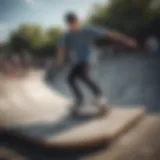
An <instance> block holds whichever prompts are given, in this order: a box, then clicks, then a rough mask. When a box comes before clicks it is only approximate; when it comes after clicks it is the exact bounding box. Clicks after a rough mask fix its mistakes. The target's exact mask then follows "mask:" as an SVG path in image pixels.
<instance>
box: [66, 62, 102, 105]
mask: <svg viewBox="0 0 160 160" xmlns="http://www.w3.org/2000/svg"><path fill="white" fill-rule="evenodd" d="M89 73H90V64H89V63H80V64H76V65H74V66H73V67H72V69H71V71H70V73H69V76H68V83H69V86H70V87H71V90H72V91H73V94H74V96H75V98H76V103H78V104H79V103H80V104H81V103H83V101H84V97H83V94H82V92H81V90H80V88H79V87H78V84H77V82H76V80H77V79H79V80H81V81H83V82H84V83H85V84H86V85H87V86H88V87H89V88H90V89H91V91H92V92H93V94H94V95H95V96H100V95H101V94H102V92H101V89H100V88H99V87H98V86H97V85H96V84H95V83H94V82H93V81H92V79H91V77H90V76H89Z"/></svg>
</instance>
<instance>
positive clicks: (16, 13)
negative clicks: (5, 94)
mask: <svg viewBox="0 0 160 160" xmlns="http://www.w3.org/2000/svg"><path fill="white" fill-rule="evenodd" d="M67 11H75V12H76V13H77V14H78V16H80V18H81V20H82V24H84V25H95V26H99V27H103V28H108V29H109V28H111V29H115V30H117V31H119V32H121V33H123V34H126V35H128V36H131V37H133V38H135V39H136V40H137V41H138V43H139V45H140V47H139V49H137V50H131V49H130V48H126V47H125V46H122V45H121V44H118V43H117V44H112V43H111V42H110V41H109V40H108V39H107V38H104V37H102V38H101V39H96V40H95V46H96V49H97V54H99V60H100V61H101V62H100V63H99V66H98V67H97V73H96V75H95V78H96V80H97V81H98V82H99V84H100V85H101V87H103V89H104V92H105V94H106V95H107V96H108V98H109V103H110V104H112V105H132V106H134V105H139V104H140V105H141V104H142V105H145V106H146V107H147V108H148V109H149V112H150V111H151V112H154V113H158V111H160V107H159V106H160V98H159V95H160V74H159V72H160V55H159V54H160V1H159V0H57V1H56V0H0V80H1V76H5V77H7V78H8V79H18V78H19V77H23V76H25V75H27V74H28V72H30V71H31V70H46V71H47V77H48V80H49V82H51V83H50V84H49V85H50V86H51V87H53V88H54V89H58V91H60V92H61V93H62V94H64V96H70V92H69V90H68V88H67V84H66V83H65V76H66V73H67V72H66V70H67V67H66V70H64V72H63V73H61V74H60V75H59V76H58V78H57V80H56V81H54V83H53V81H52V74H53V73H52V71H50V64H53V63H54V60H55V57H56V55H57V43H58V41H59V37H60V35H61V34H62V33H63V32H64V31H65V30H66V26H65V25H64V23H63V16H64V14H65V13H66V12H67ZM68 60H69V59H68V57H67V56H66V63H68V62H69V61H68ZM66 66H67V65H66ZM2 86H3V83H0V94H1V87H2ZM17 88H18V87H17ZM84 89H85V88H84ZM85 94H86V97H87V99H88V100H90V97H89V94H88V92H87V91H86V92H85ZM145 123H147V121H146V122H145ZM153 124H155V122H153ZM158 124H159V123H157V124H156V125H152V124H151V126H154V129H155V128H156V129H157V131H154V132H153V134H152V136H151V137H152V139H149V138H146V140H143V141H145V142H146V143H143V145H144V144H145V145H146V146H147V144H148V146H150V144H151V143H153V146H154V144H156V147H155V148H156V149H155V152H156V154H154V159H155V160H156V158H157V160H159V159H160V158H159V148H160V147H159V142H158V139H159V138H157V137H158V136H159V133H160V129H159V127H158V126H160V125H158ZM140 128H141V130H143V127H141V126H140V127H139V128H138V129H137V130H134V132H135V133H136V132H137V131H139V130H140ZM150 130H151V131H152V129H150ZM142 133H143V132H142ZM143 135H144V134H141V137H143ZM148 137H149V136H148ZM153 139H154V140H153ZM140 140H141V139H139V143H137V147H134V148H137V149H138V150H139V147H138V146H141V145H140V142H141V141H140ZM147 140H148V141H147ZM154 142H155V143H154ZM141 144H142V143H141ZM143 145H142V147H141V148H143ZM11 146H14V145H11ZM23 147H24V146H23ZM151 147H152V146H151ZM20 148H21V146H20ZM28 148H30V147H28ZM28 148H27V149H26V148H24V149H22V150H23V151H24V152H25V151H28V152H29V149H28ZM151 149H152V148H151ZM31 150H32V149H31ZM116 151H117V149H116ZM144 152H145V151H144ZM144 152H143V153H144ZM0 153H1V155H5V156H6V157H7V154H8V155H10V151H9V152H7V151H6V148H0ZM54 153H56V151H55V152H53V154H54ZM135 153H137V151H135ZM34 154H35V155H34ZM38 154H40V155H38ZM82 154H83V153H82ZM145 154H146V152H145ZM147 154H148V152H147ZM26 155H27V156H28V153H26ZM31 155H34V156H31ZM37 155H38V156H37ZM155 155H156V156H155ZM30 156H31V157H32V158H31V159H33V160H39V159H40V158H42V159H45V158H46V157H45V158H44V157H42V155H41V153H40V152H38V153H33V152H32V151H30ZM145 156H146V155H145ZM10 157H11V156H9V158H8V159H9V160H10V159H11V158H10ZM35 157H36V158H35ZM37 157H38V158H37ZM128 157H129V158H128V159H127V158H126V160H129V159H130V156H128ZM143 158H144V159H145V160H146V159H147V158H148V159H149V158H150V159H149V160H153V157H152V158H151V157H147V156H146V157H143ZM0 159H1V157H0ZM12 159H13V156H12ZM16 159H18V158H15V160H16ZM22 159H23V158H22ZM29 159H30V158H29ZM50 159H52V158H50ZM73 159H74V158H73ZM97 159H98V158H97ZM133 159H136V157H134V158H133ZM69 160H70V159H69ZM104 160H106V159H105V156H104ZM116 160H119V159H118V158H117V159H116ZM123 160H124V159H123ZM136 160H142V157H140V156H139V157H138V158H137V159H136Z"/></svg>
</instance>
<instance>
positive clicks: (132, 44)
mask: <svg viewBox="0 0 160 160" xmlns="http://www.w3.org/2000/svg"><path fill="white" fill-rule="evenodd" d="M126 45H127V46H128V47H130V48H132V49H138V48H139V46H138V43H137V41H136V40H134V39H127V41H126Z"/></svg>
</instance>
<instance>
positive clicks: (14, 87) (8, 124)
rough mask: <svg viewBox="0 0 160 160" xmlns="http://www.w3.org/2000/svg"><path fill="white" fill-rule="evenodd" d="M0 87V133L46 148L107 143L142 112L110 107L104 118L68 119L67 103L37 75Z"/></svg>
mask: <svg viewBox="0 0 160 160" xmlns="http://www.w3.org/2000/svg"><path fill="white" fill-rule="evenodd" d="M3 88H5V89H4V91H3V94H2V95H1V98H0V106H1V107H0V126H1V133H3V134H6V135H12V136H14V137H15V138H19V139H24V140H25V141H29V142H30V143H31V144H38V145H42V146H46V147H47V146H50V147H57V148H66V149H70V148H86V147H91V146H94V145H99V144H102V143H108V142H110V141H111V140H113V139H114V138H116V137H117V136H119V135H120V134H122V133H123V132H125V131H126V130H127V129H128V128H130V127H131V126H133V124H134V123H135V122H137V121H138V120H140V118H142V117H143V116H144V113H145V109H144V107H142V106H134V107H133V106H131V107H130V106H128V107H127V106H121V107H118V106H110V107H113V109H111V113H110V115H108V116H106V117H104V118H73V117H70V116H68V112H69V106H70V105H69V104H70V103H71V100H70V99H68V97H65V96H63V95H62V94H61V93H59V92H58V91H57V90H53V88H48V87H47V85H45V83H44V81H43V73H41V72H40V73H38V74H37V73H36V72H33V73H30V74H29V75H28V77H26V78H24V79H19V80H13V81H10V80H5V81H4V85H3ZM127 108H128V109H127ZM2 131H3V132H2Z"/></svg>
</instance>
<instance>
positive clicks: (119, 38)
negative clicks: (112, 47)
mask: <svg viewBox="0 0 160 160" xmlns="http://www.w3.org/2000/svg"><path fill="white" fill-rule="evenodd" d="M90 31H91V33H92V35H94V36H103V37H104V36H105V37H107V38H108V39H109V40H111V41H112V42H113V43H121V44H123V45H125V46H127V47H130V48H137V47H138V44H137V42H136V40H135V39H133V38H130V37H128V36H125V35H123V34H121V33H119V32H117V31H114V30H110V29H109V30H108V29H100V28H90Z"/></svg>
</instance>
